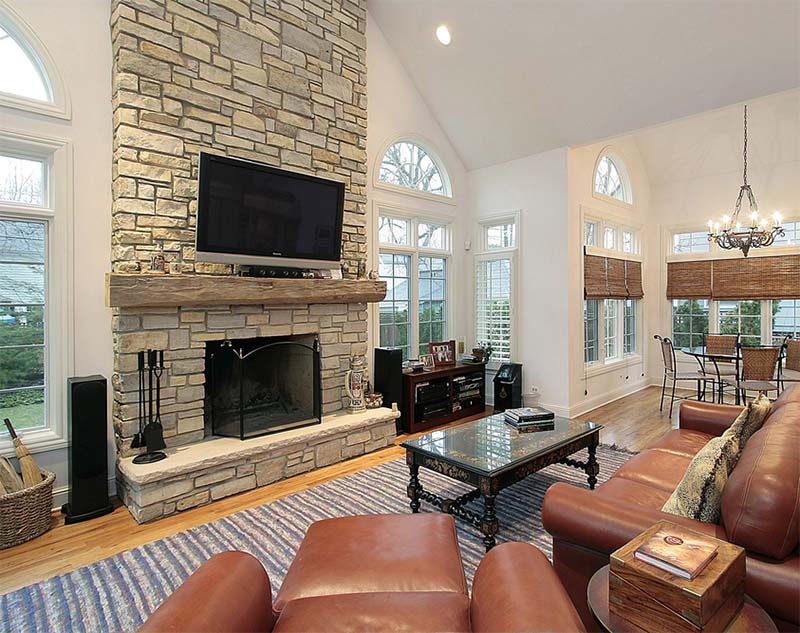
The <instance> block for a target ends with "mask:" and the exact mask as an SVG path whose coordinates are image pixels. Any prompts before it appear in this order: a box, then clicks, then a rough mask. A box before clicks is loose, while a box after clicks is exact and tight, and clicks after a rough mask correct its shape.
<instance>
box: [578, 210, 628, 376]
mask: <svg viewBox="0 0 800 633" xmlns="http://www.w3.org/2000/svg"><path fill="white" fill-rule="evenodd" d="M583 238H584V245H586V246H594V247H599V248H603V249H605V250H609V251H616V252H621V253H626V254H633V255H636V254H639V252H640V240H639V231H638V230H637V229H634V228H632V227H628V226H623V225H622V224H620V223H619V222H616V221H612V220H604V219H600V218H586V219H585V220H584V223H583ZM598 240H599V241H601V243H598ZM618 257H619V256H618ZM638 313H639V301H638V300H637V299H604V300H596V299H587V300H585V301H584V302H583V344H584V362H585V363H586V364H587V365H589V364H596V363H607V362H614V361H618V360H620V358H622V357H625V356H630V355H632V354H636V353H637V352H638V342H637V341H638V330H637V319H638ZM601 324H602V327H603V329H602V333H603V335H602V336H600V332H601V329H600V327H601Z"/></svg>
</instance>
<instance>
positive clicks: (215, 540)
mask: <svg viewBox="0 0 800 633" xmlns="http://www.w3.org/2000/svg"><path fill="white" fill-rule="evenodd" d="M630 456H631V453H628V452H626V451H622V450H618V449H615V448H612V447H606V446H601V447H599V449H598V452H597V457H598V461H599V463H600V476H599V480H600V481H601V482H602V481H605V480H606V479H607V478H608V476H609V475H610V474H611V473H613V472H614V471H615V470H616V469H617V468H619V467H620V466H621V465H622V464H623V463H624V462H625V461H626V460H627V459H629V458H630ZM576 458H577V459H585V458H586V455H585V451H584V452H583V454H581V453H578V454H577V455H576ZM407 479H408V469H407V467H406V465H405V462H404V461H403V460H395V461H392V462H388V463H386V464H382V465H380V466H376V467H373V468H370V469H368V470H365V471H361V472H359V473H355V474H353V475H349V476H347V477H342V478H341V479H336V480H334V481H331V482H328V483H325V484H322V485H319V486H316V487H314V488H311V489H309V490H306V491H303V492H299V493H297V494H293V495H290V496H287V497H284V498H282V499H278V500H276V501H273V502H271V503H267V504H265V505H262V506H259V507H257V508H252V509H250V510H244V511H242V512H237V513H236V514H232V515H230V516H228V517H225V518H223V519H219V520H217V521H214V522H212V523H208V524H207V525H202V526H199V527H196V528H192V529H190V530H187V531H185V532H180V533H178V534H175V535H173V536H170V537H168V538H165V539H162V540H160V541H156V542H154V543H149V544H147V545H143V546H141V547H137V548H136V549H133V550H130V551H127V552H123V553H122V554H118V555H116V556H112V557H111V558H108V559H106V560H103V561H100V562H98V563H94V564H92V565H88V566H86V567H83V568H81V569H78V570H76V571H73V572H70V573H68V574H63V575H61V576H56V577H54V578H51V579H49V580H46V581H44V582H40V583H37V584H35V585H31V586H29V587H25V588H24V589H20V590H18V591H14V592H11V593H7V594H5V595H3V596H0V618H2V620H0V629H2V630H3V631H65V632H69V631H134V630H136V628H137V627H138V626H139V625H140V624H141V623H142V622H143V621H144V620H145V619H146V618H147V616H148V615H149V614H150V613H152V612H153V611H154V610H155V609H156V607H158V605H159V604H161V602H162V601H163V600H164V599H165V598H166V597H167V596H168V595H169V594H170V593H172V592H173V591H174V590H175V588H176V587H178V585H180V584H181V582H183V580H184V579H185V578H186V577H187V576H188V575H189V574H190V573H191V572H192V571H194V570H195V569H196V568H197V567H198V566H199V565H200V564H201V563H202V562H203V561H205V560H206V559H208V558H209V557H211V556H212V555H214V554H216V553H218V552H222V551H226V550H244V551H247V552H250V553H251V554H253V555H255V556H256V557H258V558H259V559H260V560H261V561H262V562H263V564H264V567H265V568H266V569H267V571H268V572H269V576H270V579H271V581H272V587H273V595H275V592H277V590H278V587H280V584H281V581H282V580H283V577H284V575H285V574H286V571H287V569H288V568H289V564H290V563H291V561H292V559H293V558H294V553H295V551H296V550H297V547H298V545H299V544H300V541H301V540H302V538H303V535H304V534H305V531H306V529H307V528H308V526H309V525H310V524H311V523H312V522H314V521H316V520H318V519H325V518H330V517H337V516H347V515H356V514H382V513H408V512H410V510H409V507H408V499H407V498H406V492H405V488H406V482H407ZM420 480H421V481H422V484H423V486H424V487H425V488H426V489H428V490H430V491H432V492H437V493H439V494H443V495H445V496H449V497H454V496H457V495H459V494H462V493H463V492H466V491H467V488H466V487H464V486H462V485H461V484H459V483H457V482H454V481H453V480H451V479H448V478H446V477H444V476H442V475H438V474H436V473H433V472H431V471H428V470H425V469H420ZM557 481H566V482H568V483H571V484H574V485H576V486H582V487H586V477H585V475H584V473H583V472H582V471H578V470H576V469H573V468H570V467H568V466H562V465H555V466H550V467H549V468H546V469H544V470H542V471H541V472H539V473H536V474H534V475H532V476H531V477H528V478H527V479H526V480H524V481H522V482H520V483H518V484H515V485H514V486H511V487H510V488H507V489H506V490H504V491H502V492H501V493H500V495H499V496H498V498H497V514H498V517H499V520H500V533H499V534H498V535H497V540H498V542H503V541H526V542H529V543H533V544H535V545H536V546H538V547H539V548H540V549H542V550H543V551H544V552H545V553H546V554H548V556H549V555H550V553H551V541H550V537H549V535H548V534H547V533H546V532H545V531H544V529H543V528H542V521H541V519H542V517H541V507H542V499H543V497H544V494H545V492H547V489H548V488H549V487H550V486H551V485H552V484H553V483H555V482H557ZM474 503H475V504H476V505H475V506H474V509H476V510H477V509H478V508H479V507H480V506H479V505H478V504H479V502H474ZM422 507H423V511H432V509H431V507H430V506H429V505H428V504H426V503H423V506H422ZM456 524H457V525H458V537H459V541H460V543H461V554H462V557H463V559H464V566H465V569H466V573H467V578H468V580H469V581H470V582H471V580H472V577H473V575H474V573H475V568H476V567H477V564H478V562H479V561H480V560H481V558H482V557H483V554H484V548H483V544H482V542H481V535H480V534H479V532H478V531H477V530H476V529H474V528H472V527H471V526H467V525H465V524H464V523H463V522H462V521H460V520H457V521H456Z"/></svg>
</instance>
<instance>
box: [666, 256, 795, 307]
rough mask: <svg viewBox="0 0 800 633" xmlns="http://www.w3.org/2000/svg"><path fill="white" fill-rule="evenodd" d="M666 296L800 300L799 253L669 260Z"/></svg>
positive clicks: (674, 297)
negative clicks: (680, 260) (742, 257)
mask: <svg viewBox="0 0 800 633" xmlns="http://www.w3.org/2000/svg"><path fill="white" fill-rule="evenodd" d="M667 299H714V300H723V299H728V300H734V301H739V300H762V299H800V255H780V256H777V257H751V258H750V259H707V260H703V261H697V262H669V263H668V264H667Z"/></svg>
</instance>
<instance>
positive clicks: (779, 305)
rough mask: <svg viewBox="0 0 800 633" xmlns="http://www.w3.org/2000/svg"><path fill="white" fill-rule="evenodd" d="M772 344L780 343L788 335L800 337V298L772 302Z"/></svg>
mask: <svg viewBox="0 0 800 633" xmlns="http://www.w3.org/2000/svg"><path fill="white" fill-rule="evenodd" d="M770 307H771V312H772V344H773V345H779V344H780V343H782V342H783V339H784V338H785V337H786V335H791V337H792V338H799V337H800V300H798V299H781V300H779V301H772V302H771V306H770Z"/></svg>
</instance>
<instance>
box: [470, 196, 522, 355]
mask: <svg viewBox="0 0 800 633" xmlns="http://www.w3.org/2000/svg"><path fill="white" fill-rule="evenodd" d="M521 219H522V210H521V209H516V210H513V211H504V212H499V213H492V214H488V215H484V216H482V217H480V218H479V219H478V223H477V226H476V227H475V232H476V235H475V243H476V244H477V245H478V250H477V252H476V253H475V256H474V258H473V259H474V261H473V265H472V275H473V279H472V287H473V297H475V295H476V293H477V286H476V280H475V268H476V265H477V263H478V262H479V261H492V260H497V259H510V260H511V293H510V295H511V297H510V306H509V307H510V310H511V336H510V337H509V339H510V340H509V352H510V354H511V359H512V360H514V359H515V358H518V351H519V350H518V349H517V339H518V338H519V337H518V336H517V332H518V323H517V305H518V298H519V296H518V290H517V289H518V286H519V271H518V268H519V265H518V260H519V245H520V239H521V236H522V225H521ZM512 222H513V223H514V246H512V247H503V248H489V247H488V243H487V242H488V235H487V232H486V229H487V228H488V227H490V226H496V225H498V224H507V223H512ZM476 310H477V306H475V305H473V309H472V312H473V321H474V326H473V332H472V336H473V337H476V340H475V344H476V345H477V344H478V342H479V341H478V340H477V336H478V331H477V330H478V323H477V319H476V318H475V317H476V315H477V313H476ZM501 364H502V362H500V361H497V360H490V361H489V362H488V363H487V364H486V369H487V371H497V369H499V367H500V365H501Z"/></svg>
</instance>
